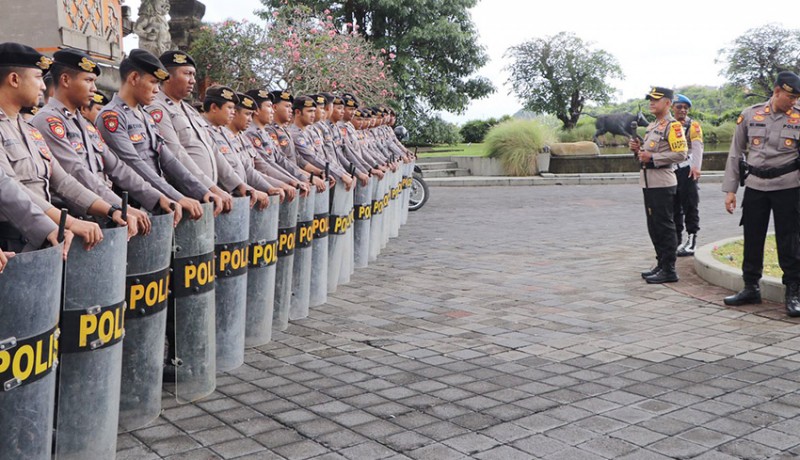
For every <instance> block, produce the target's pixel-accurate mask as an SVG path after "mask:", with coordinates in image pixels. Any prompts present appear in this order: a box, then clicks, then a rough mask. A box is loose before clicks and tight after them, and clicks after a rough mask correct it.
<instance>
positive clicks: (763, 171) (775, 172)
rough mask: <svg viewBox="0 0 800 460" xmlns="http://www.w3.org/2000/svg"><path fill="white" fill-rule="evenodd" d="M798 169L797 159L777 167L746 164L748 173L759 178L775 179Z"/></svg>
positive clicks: (799, 167) (799, 166)
mask: <svg viewBox="0 0 800 460" xmlns="http://www.w3.org/2000/svg"><path fill="white" fill-rule="evenodd" d="M798 169H800V165H798V162H797V161H793V162H791V163H789V164H786V165H783V166H780V167H777V168H756V167H755V166H751V165H748V171H747V172H748V173H750V175H752V176H756V177H760V178H761V179H775V178H776V177H780V176H783V175H784V174H789V173H790V172H792V171H797V170H798Z"/></svg>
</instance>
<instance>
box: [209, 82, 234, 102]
mask: <svg viewBox="0 0 800 460" xmlns="http://www.w3.org/2000/svg"><path fill="white" fill-rule="evenodd" d="M205 101H206V102H217V103H222V104H224V103H226V102H233V103H234V104H239V96H237V95H236V91H234V90H233V89H232V88H230V87H228V86H222V85H214V86H212V87H210V88H208V89H207V90H206V98H205Z"/></svg>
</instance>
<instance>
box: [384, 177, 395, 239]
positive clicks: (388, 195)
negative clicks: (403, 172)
mask: <svg viewBox="0 0 800 460" xmlns="http://www.w3.org/2000/svg"><path fill="white" fill-rule="evenodd" d="M392 174H394V173H393V172H392V171H391V170H389V171H387V172H386V176H384V178H383V182H384V184H383V222H382V223H381V230H382V234H381V249H385V248H386V245H387V244H389V233H391V227H392V210H391V209H389V208H390V207H391V204H392V187H393V182H392V181H393V177H392Z"/></svg>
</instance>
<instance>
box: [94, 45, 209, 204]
mask: <svg viewBox="0 0 800 460" xmlns="http://www.w3.org/2000/svg"><path fill="white" fill-rule="evenodd" d="M127 59H130V60H131V63H132V64H133V66H134V67H136V68H138V69H140V70H142V71H143V72H147V73H150V74H152V75H154V76H155V77H156V78H158V79H159V80H162V81H163V80H166V79H167V78H169V73H167V71H166V70H165V69H164V68H163V66H162V65H161V62H159V61H158V59H156V57H155V56H153V55H152V54H150V53H148V52H147V51H144V50H138V49H136V50H133V51H131V54H130V56H129V57H128V58H127ZM96 127H97V129H98V130H99V131H100V134H101V135H102V137H103V140H104V141H105V142H106V144H108V145H109V147H111V150H112V151H113V152H114V153H116V154H117V156H118V157H119V158H120V159H121V160H122V161H124V162H125V163H126V164H128V166H130V167H131V168H132V169H133V170H134V171H136V173H137V174H139V175H140V176H141V177H142V178H143V179H145V180H146V181H148V182H149V183H150V184H152V185H153V186H154V187H155V188H156V189H158V190H159V191H161V193H163V194H164V195H166V196H167V197H169V198H170V199H172V200H175V201H178V200H181V199H182V198H183V194H182V193H181V192H183V193H185V194H186V195H188V196H190V197H192V198H194V199H197V200H201V201H202V200H203V197H204V196H205V195H206V194H207V193H208V192H209V188H208V187H207V186H206V185H204V184H203V183H201V182H200V181H199V180H198V179H196V178H195V176H194V175H193V174H192V173H191V172H190V171H189V170H188V169H186V167H185V166H184V165H183V164H182V163H181V161H180V160H179V159H178V157H177V156H176V155H175V154H174V153H173V152H172V151H171V150H170V149H169V147H168V146H167V145H166V143H165V142H164V138H163V137H162V136H161V134H160V132H159V130H158V126H157V125H156V122H155V120H154V119H153V117H152V116H151V115H150V114H148V113H147V112H146V111H144V109H143V108H142V107H141V106H138V105H137V106H136V107H130V106H128V104H126V103H125V101H123V100H122V98H120V97H119V94H117V95H115V96H114V98H113V99H112V100H111V102H109V103H108V105H106V106H105V107H103V110H101V111H100V114H99V115H98V116H97V122H96ZM164 176H167V177H169V178H170V179H171V180H172V181H173V183H175V185H176V187H178V188H179V189H180V190H181V192H179V191H178V190H176V188H175V187H173V186H172V185H170V183H168V182H167V181H166V180H165V179H164Z"/></svg>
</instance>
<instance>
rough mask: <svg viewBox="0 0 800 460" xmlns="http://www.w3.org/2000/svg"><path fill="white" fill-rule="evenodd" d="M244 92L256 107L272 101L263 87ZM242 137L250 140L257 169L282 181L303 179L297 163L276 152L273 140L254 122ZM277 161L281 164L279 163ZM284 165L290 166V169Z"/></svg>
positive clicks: (289, 181) (292, 181) (290, 181)
mask: <svg viewBox="0 0 800 460" xmlns="http://www.w3.org/2000/svg"><path fill="white" fill-rule="evenodd" d="M245 94H247V95H248V96H250V97H252V98H253V99H254V100H255V101H256V106H258V107H261V104H263V103H264V102H266V101H270V102H272V95H270V93H269V92H268V91H266V90H263V89H254V90H250V91H247V92H246V93H245ZM244 137H245V139H247V140H248V141H249V142H250V145H251V147H252V149H253V151H254V152H255V161H254V163H255V164H254V166H255V168H256V169H257V170H258V171H261V173H263V174H266V175H267V176H269V177H271V178H273V179H276V180H279V181H282V182H284V183H294V182H295V181H297V180H304V175H303V174H302V173H301V172H300V169H299V168H298V167H297V165H290V164H289V162H288V161H287V160H286V158H285V157H283V155H279V154H277V151H278V147H277V145H275V141H274V140H273V139H272V137H270V136H269V135H268V134H267V133H266V131H264V130H263V129H262V128H260V127H259V126H258V125H257V124H256V123H255V122H253V123H250V126H248V127H247V129H246V130H245V131H244ZM279 161H281V162H282V163H283V164H279V163H278V162H279ZM284 165H285V166H288V167H290V168H292V171H290V170H288V169H287V168H286V167H284Z"/></svg>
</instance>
